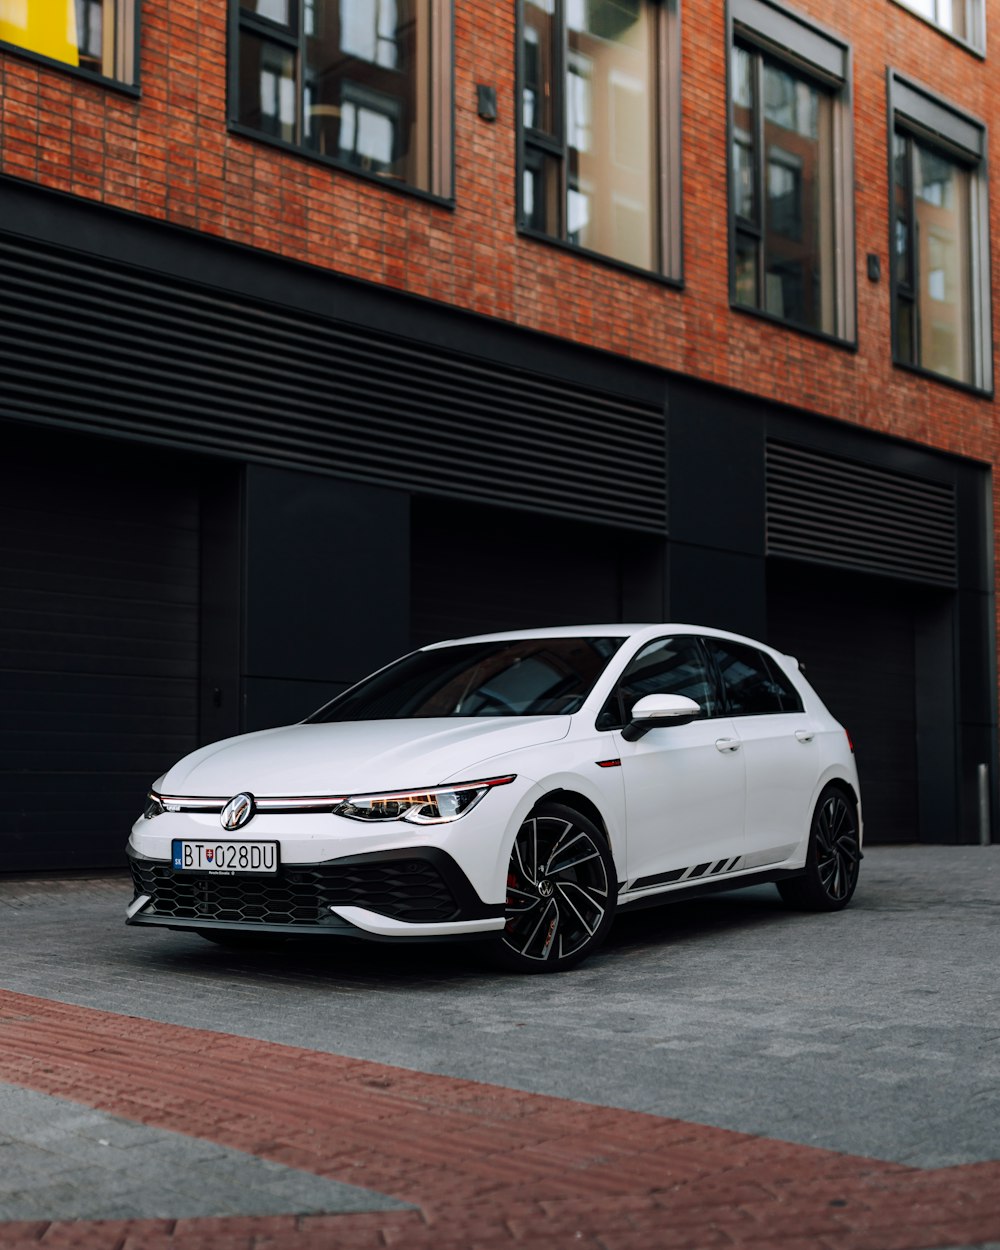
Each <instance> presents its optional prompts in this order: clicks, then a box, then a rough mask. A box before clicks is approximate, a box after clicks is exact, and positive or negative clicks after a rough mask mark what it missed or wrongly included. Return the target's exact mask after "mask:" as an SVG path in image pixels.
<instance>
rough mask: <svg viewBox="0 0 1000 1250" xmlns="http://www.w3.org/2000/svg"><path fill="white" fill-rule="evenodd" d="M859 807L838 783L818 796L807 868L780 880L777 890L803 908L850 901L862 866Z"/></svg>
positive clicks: (835, 908)
mask: <svg viewBox="0 0 1000 1250" xmlns="http://www.w3.org/2000/svg"><path fill="white" fill-rule="evenodd" d="M861 858H862V856H861V843H860V839H859V835H858V810H857V807H856V806H855V804H854V801H853V799H851V798H850V797H849V796H848V795H847V794H846V793H845V792H844V791H843V790H841V789H840V788H839V787H837V786H828V787H827V788H826V789H825V790H824V791H823V793H822V794H821V795H820V796H819V802H818V803H817V804H816V810H815V812H814V813H813V818H812V826H811V828H810V831H809V849H808V851H807V852H806V867H805V872H804V873H803V875H802V876H801V877H791V878H790V879H789V880H787V881H779V882H778V892H779V893H780V895H781V897H782V898H783V899H784V900H785V902H786V903H788V904H789V905H790V906H792V907H798V908H801V909H802V910H803V911H839V910H840V909H841V908H842V907H846V906H847V904H848V903H849V902H850V901H851V896H852V895H853V894H854V890H855V887H856V886H857V884H858V870H859V868H860V867H861Z"/></svg>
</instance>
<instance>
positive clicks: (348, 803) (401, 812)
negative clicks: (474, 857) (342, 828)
mask: <svg viewBox="0 0 1000 1250" xmlns="http://www.w3.org/2000/svg"><path fill="white" fill-rule="evenodd" d="M513 780H514V777H513V776H509V777H490V778H489V779H488V780H486V781H460V782H457V783H456V784H455V785H450V786H434V787H433V788H431V789H429V790H401V791H394V792H393V793H392V794H361V795H352V796H351V797H350V798H347V799H344V801H343V802H342V803H338V805H337V806H336V807H335V808H334V809H333V813H334V815H335V816H346V817H347V818H348V819H349V820H366V821H368V820H371V821H374V820H407V821H409V822H410V823H411V824H414V825H443V824H446V823H447V822H448V821H450V820H458V818H459V816H464V815H465V813H466V812H470V811H471V810H472V809H473V808H474V807H475V806H476V804H477V803H478V802H479V800H480V799H481V798H482V797H483V795H484V794H485V793H486V792H487V791H488V790H492V789H493V787H494V786H506V785H510V783H511V782H512V781H513Z"/></svg>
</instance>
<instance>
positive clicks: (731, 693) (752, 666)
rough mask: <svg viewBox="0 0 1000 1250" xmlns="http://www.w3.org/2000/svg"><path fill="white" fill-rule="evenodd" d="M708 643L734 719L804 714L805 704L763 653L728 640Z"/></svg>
mask: <svg viewBox="0 0 1000 1250" xmlns="http://www.w3.org/2000/svg"><path fill="white" fill-rule="evenodd" d="M705 641H706V644H707V645H708V648H709V650H710V651H711V652H712V655H713V656H714V657H715V662H716V664H717V665H718V668H719V674H720V676H721V677H722V683H723V686H724V687H725V691H726V700H727V703H728V705H729V714H730V715H731V716H766V715H767V714H769V713H775V712H794V711H799V712H800V711H801V710H802V701H801V699H799V697H798V694H797V693H796V691H795V690H794V688H793V687H792V685H791V683H790V682H789V681H788V679H787V677H785V675H784V674H783V673H781V672H780V670H779V669H778V666H777V665H776V664H775V665H772V664H771V663H770V661H769V660H768V658H767V656H766V655H764V653H763V652H762V651H758V650H756V649H755V648H754V647H747V646H744V644H743V643H740V642H730V641H729V640H728V639H722V638H706V640H705Z"/></svg>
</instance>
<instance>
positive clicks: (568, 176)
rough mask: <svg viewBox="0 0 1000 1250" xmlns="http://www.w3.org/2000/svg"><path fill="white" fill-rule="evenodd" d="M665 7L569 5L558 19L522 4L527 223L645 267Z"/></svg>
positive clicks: (616, 1) (654, 186)
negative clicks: (563, 50)
mask: <svg viewBox="0 0 1000 1250" xmlns="http://www.w3.org/2000/svg"><path fill="white" fill-rule="evenodd" d="M663 8H665V6H660V5H659V4H655V3H653V2H652V0H564V3H563V5H562V6H561V22H560V11H559V10H558V9H557V8H556V6H555V5H554V3H553V0H525V4H524V19H523V24H522V45H521V46H522V66H523V92H522V100H521V109H522V113H521V121H522V124H523V126H524V127H525V130H526V144H525V148H526V151H525V182H524V189H523V203H522V209H523V213H524V220H525V223H526V224H527V225H528V226H530V227H531V228H533V229H539V230H542V231H544V232H545V233H547V234H551V235H554V236H555V237H559V238H563V239H565V240H566V241H568V242H570V243H575V244H577V245H579V246H580V247H585V248H587V249H589V250H591V251H595V252H599V253H601V254H602V255H605V256H611V257H614V258H615V259H618V260H623V261H626V262H627V263H629V264H633V265H636V266H640V267H642V268H646V269H654V268H657V267H659V265H660V250H661V246H660V245H661V241H660V230H659V214H660V205H659V198H658V197H659V187H658V176H659V151H658V143H659V134H658V118H657V101H658V99H662V95H661V94H660V92H661V80H660V77H659V72H660V71H659V68H658V42H657V41H658V30H659V26H660V21H661V20H663V21H665V20H666V16H665V13H664V12H662V9H663ZM562 48H564V49H565V55H564V58H563V56H562V55H561V49H562ZM560 79H561V80H560ZM557 119H561V125H559V124H558V123H557ZM543 154H544V155H543ZM553 203H555V205H556V211H553V210H552V205H553ZM543 208H544V211H543Z"/></svg>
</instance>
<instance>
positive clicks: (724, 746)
mask: <svg viewBox="0 0 1000 1250" xmlns="http://www.w3.org/2000/svg"><path fill="white" fill-rule="evenodd" d="M742 745H743V743H742V742H740V740H739V738H716V740H715V749H716V750H717V751H738V750H739V749H740V747H741V746H742Z"/></svg>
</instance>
